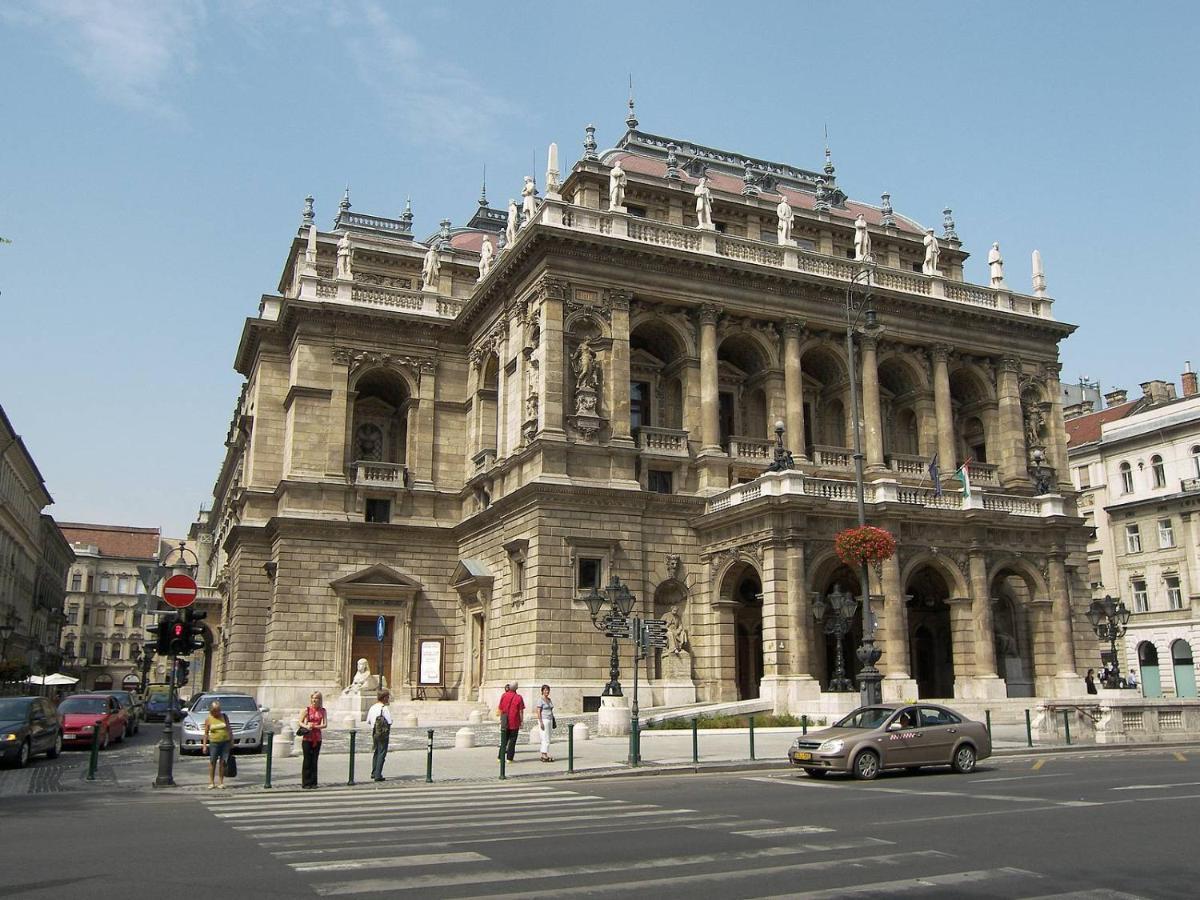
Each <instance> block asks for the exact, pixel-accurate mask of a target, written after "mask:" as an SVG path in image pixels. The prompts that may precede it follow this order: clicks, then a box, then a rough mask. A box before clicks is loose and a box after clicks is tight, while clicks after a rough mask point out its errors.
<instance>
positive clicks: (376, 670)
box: [345, 616, 396, 687]
mask: <svg viewBox="0 0 1200 900" xmlns="http://www.w3.org/2000/svg"><path fill="white" fill-rule="evenodd" d="M383 618H384V621H386V622H387V637H385V638H384V639H383V672H382V674H383V676H384V682H385V683H386V684H387V685H388V686H389V687H390V686H391V684H392V643H393V640H394V637H395V633H396V617H395V616H384V617H383ZM375 619H376V617H375V616H355V617H354V636H353V638H352V639H351V641H350V659H349V660H348V661H347V662H348V664H349V665H348V667H347V671H346V673H345V678H346V684H350V682H352V681H353V680H354V673H355V672H356V671H357V670H358V661H359V660H360V659H366V661H367V665H368V666H370V668H371V674H372V675H379V674H380V664H379V641H377V640H375Z"/></svg>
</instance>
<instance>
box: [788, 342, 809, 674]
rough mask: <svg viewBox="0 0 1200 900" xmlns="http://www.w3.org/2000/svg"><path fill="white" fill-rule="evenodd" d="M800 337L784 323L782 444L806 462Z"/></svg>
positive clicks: (793, 454)
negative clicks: (784, 434)
mask: <svg viewBox="0 0 1200 900" xmlns="http://www.w3.org/2000/svg"><path fill="white" fill-rule="evenodd" d="M803 334H804V324H803V323H802V322H798V321H791V322H785V323H784V326H783V391H784V397H785V406H786V409H787V415H786V417H785V418H784V421H785V423H786V424H787V431H788V433H787V437H786V439H785V443H786V444H787V446H788V449H789V450H791V451H792V456H793V457H794V458H795V459H796V460H797V461H800V460H805V461H806V460H807V459H808V455H807V450H808V448H807V447H806V446H805V444H804V375H803V372H802V371H801V368H800V338H801V337H802V336H803ZM793 671H795V670H793Z"/></svg>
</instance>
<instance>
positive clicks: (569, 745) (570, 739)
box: [567, 722, 575, 775]
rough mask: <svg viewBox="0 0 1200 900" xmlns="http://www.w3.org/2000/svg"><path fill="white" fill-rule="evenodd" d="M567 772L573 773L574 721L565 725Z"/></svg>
mask: <svg viewBox="0 0 1200 900" xmlns="http://www.w3.org/2000/svg"><path fill="white" fill-rule="evenodd" d="M567 774H568V775H573V774H575V723H574V722H572V723H570V724H569V725H568V726H567Z"/></svg>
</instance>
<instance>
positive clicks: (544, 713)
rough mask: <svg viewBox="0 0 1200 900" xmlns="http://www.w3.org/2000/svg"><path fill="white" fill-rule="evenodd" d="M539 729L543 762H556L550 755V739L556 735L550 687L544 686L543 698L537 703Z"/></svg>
mask: <svg viewBox="0 0 1200 900" xmlns="http://www.w3.org/2000/svg"><path fill="white" fill-rule="evenodd" d="M537 717H538V728H540V729H541V732H542V748H541V749H542V762H554V757H553V756H551V755H550V737H551V735H553V734H554V726H555V725H557V724H558V723H557V722H555V721H554V702H553V701H552V700H551V699H550V685H548V684H543V685H542V696H541V697H540V698H538V702H537Z"/></svg>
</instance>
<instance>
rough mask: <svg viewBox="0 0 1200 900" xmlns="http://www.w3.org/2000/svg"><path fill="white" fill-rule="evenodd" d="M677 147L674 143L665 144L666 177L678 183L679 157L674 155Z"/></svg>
mask: <svg viewBox="0 0 1200 900" xmlns="http://www.w3.org/2000/svg"><path fill="white" fill-rule="evenodd" d="M678 150H679V147H678V146H677V145H676V144H675V142H674V141H672V142H671V143H669V144H667V177H668V178H670V179H671V180H672V181H678V180H679V178H680V175H679V157H678V156H677V155H676V153H677V152H678Z"/></svg>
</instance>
